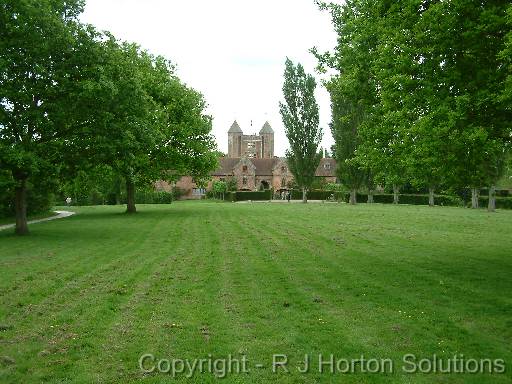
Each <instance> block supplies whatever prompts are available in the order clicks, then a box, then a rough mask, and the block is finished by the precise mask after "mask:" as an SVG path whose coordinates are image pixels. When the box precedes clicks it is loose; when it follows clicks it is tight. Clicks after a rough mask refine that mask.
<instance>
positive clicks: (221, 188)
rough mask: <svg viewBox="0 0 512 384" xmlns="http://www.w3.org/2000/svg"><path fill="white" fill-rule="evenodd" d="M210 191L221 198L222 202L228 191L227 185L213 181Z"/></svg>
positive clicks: (223, 182)
mask: <svg viewBox="0 0 512 384" xmlns="http://www.w3.org/2000/svg"><path fill="white" fill-rule="evenodd" d="M212 190H213V192H214V193H215V195H216V196H221V198H222V200H224V194H225V193H226V192H227V191H228V186H227V183H226V182H225V181H221V180H214V181H213V184H212Z"/></svg>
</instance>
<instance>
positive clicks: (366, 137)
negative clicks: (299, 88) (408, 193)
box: [315, 0, 512, 186]
mask: <svg viewBox="0 0 512 384" xmlns="http://www.w3.org/2000/svg"><path fill="white" fill-rule="evenodd" d="M323 8H325V9H329V10H330V11H331V15H332V19H333V24H334V28H335V30H336V31H337V33H338V35H339V36H338V37H339V38H338V45H337V47H336V49H335V51H334V52H333V53H332V54H330V55H328V54H323V55H320V54H318V53H317V52H315V53H316V56H317V58H318V59H319V63H320V65H321V66H326V65H327V66H330V67H331V68H332V69H334V70H336V71H337V73H336V74H335V75H334V76H333V77H332V79H331V80H330V81H329V82H327V88H328V90H329V92H330V94H331V100H332V106H333V122H332V126H331V130H332V132H333V136H334V138H335V141H336V145H337V148H336V152H337V153H339V154H340V155H341V157H340V158H343V159H345V160H348V161H342V162H339V167H340V169H339V172H340V177H341V178H343V179H344V182H346V183H352V179H353V178H352V177H351V174H352V171H353V169H351V167H350V166H351V165H352V164H357V163H359V164H361V166H363V167H370V168H372V169H373V170H374V171H375V172H376V173H377V175H379V174H380V175H381V176H382V177H381V179H382V181H386V180H387V181H388V182H392V183H401V182H404V181H406V180H407V181H410V182H412V183H413V184H415V185H418V186H420V185H422V186H439V185H440V184H443V183H448V184H450V185H452V186H453V185H457V186H469V185H475V186H482V185H485V184H488V183H492V182H495V181H496V178H497V177H499V175H500V174H501V170H500V168H499V167H498V166H496V165H495V164H501V163H502V162H500V161H496V159H497V158H499V157H500V156H503V154H504V153H505V150H506V148H507V146H508V145H509V144H508V143H509V141H510V137H511V128H510V123H509V122H510V118H511V117H512V116H511V110H510V106H509V105H510V103H508V105H507V103H506V102H504V100H508V99H507V97H508V94H509V92H510V91H509V88H510V68H511V67H510V65H511V61H510V57H511V56H510V55H509V54H508V53H510V52H509V48H507V47H508V46H509V45H510V39H511V35H510V24H506V20H507V17H508V18H509V19H510V18H511V14H512V11H511V10H510V6H509V5H507V4H505V3H504V2H501V1H489V2H485V3H475V2H471V1H469V0H455V1H448V2H424V1H420V0H409V1H405V2H389V1H385V0H376V1H371V2H365V1H356V0H354V1H347V2H346V3H345V4H344V5H343V6H338V5H333V4H327V5H325V4H324V5H323ZM507 8H509V10H508V12H509V13H508V14H507V16H506V13H505V12H506V9H507ZM507 44H508V45H507ZM507 65H508V66H507ZM507 76H508V81H509V83H507ZM350 132H352V135H349V133H350ZM354 159H355V161H353V160H354ZM493 164H494V165H493Z"/></svg>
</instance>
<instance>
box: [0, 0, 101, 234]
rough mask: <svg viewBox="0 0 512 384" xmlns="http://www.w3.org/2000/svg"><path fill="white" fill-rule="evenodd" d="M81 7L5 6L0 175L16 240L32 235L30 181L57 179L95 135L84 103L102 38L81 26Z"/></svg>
mask: <svg viewBox="0 0 512 384" xmlns="http://www.w3.org/2000/svg"><path fill="white" fill-rule="evenodd" d="M82 5H83V4H82V2H81V1H77V0H74V1H63V0H38V1H35V0H26V1H14V0H6V1H4V2H3V3H2V4H1V5H0V24H1V25H2V28H0V51H1V52H2V59H1V60H0V73H1V74H2V76H0V90H1V92H0V94H1V100H0V169H3V170H8V171H9V172H10V173H11V174H12V177H13V179H14V182H15V183H16V184H15V187H14V188H15V192H16V193H15V196H16V233H18V234H26V233H28V228H27V226H26V207H27V200H26V197H27V196H26V193H27V189H28V187H29V183H30V180H31V178H33V177H34V175H38V178H39V180H45V179H49V178H53V177H55V176H56V175H57V174H58V172H59V169H60V167H61V165H62V162H63V158H62V157H63V154H64V153H69V152H75V153H76V151H73V150H72V149H70V148H69V144H70V143H73V141H74V140H75V139H76V138H80V137H83V136H87V134H88V132H87V129H88V128H90V126H89V124H88V123H89V121H90V115H89V112H90V110H89V109H88V108H84V107H83V105H82V102H81V101H82V95H83V92H84V91H85V89H86V88H87V87H88V84H89V79H90V78H91V77H93V76H94V74H95V73H97V64H98V60H97V57H98V56H97V43H96V38H97V34H96V32H95V31H94V30H93V29H92V28H89V27H85V26H82V25H81V24H80V23H79V22H78V19H77V16H78V14H79V13H80V12H81V10H82ZM36 188H38V187H36ZM29 204H30V203H29Z"/></svg>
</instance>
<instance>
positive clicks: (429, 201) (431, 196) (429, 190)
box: [428, 187, 435, 207]
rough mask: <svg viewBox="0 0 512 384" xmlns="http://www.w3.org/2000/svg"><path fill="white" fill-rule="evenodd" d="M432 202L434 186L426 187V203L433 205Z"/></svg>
mask: <svg viewBox="0 0 512 384" xmlns="http://www.w3.org/2000/svg"><path fill="white" fill-rule="evenodd" d="M434 203H435V201H434V188H432V187H430V188H429V189H428V205H429V206H431V207H433V206H434V205H435V204H434Z"/></svg>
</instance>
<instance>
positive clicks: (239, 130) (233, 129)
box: [228, 120, 243, 133]
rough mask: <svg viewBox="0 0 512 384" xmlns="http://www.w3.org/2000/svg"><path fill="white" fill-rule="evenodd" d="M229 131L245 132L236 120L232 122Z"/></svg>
mask: <svg viewBox="0 0 512 384" xmlns="http://www.w3.org/2000/svg"><path fill="white" fill-rule="evenodd" d="M228 133H243V132H242V129H241V128H240V126H239V125H238V123H237V122H236V120H235V121H234V122H233V124H231V128H229V131H228Z"/></svg>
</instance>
